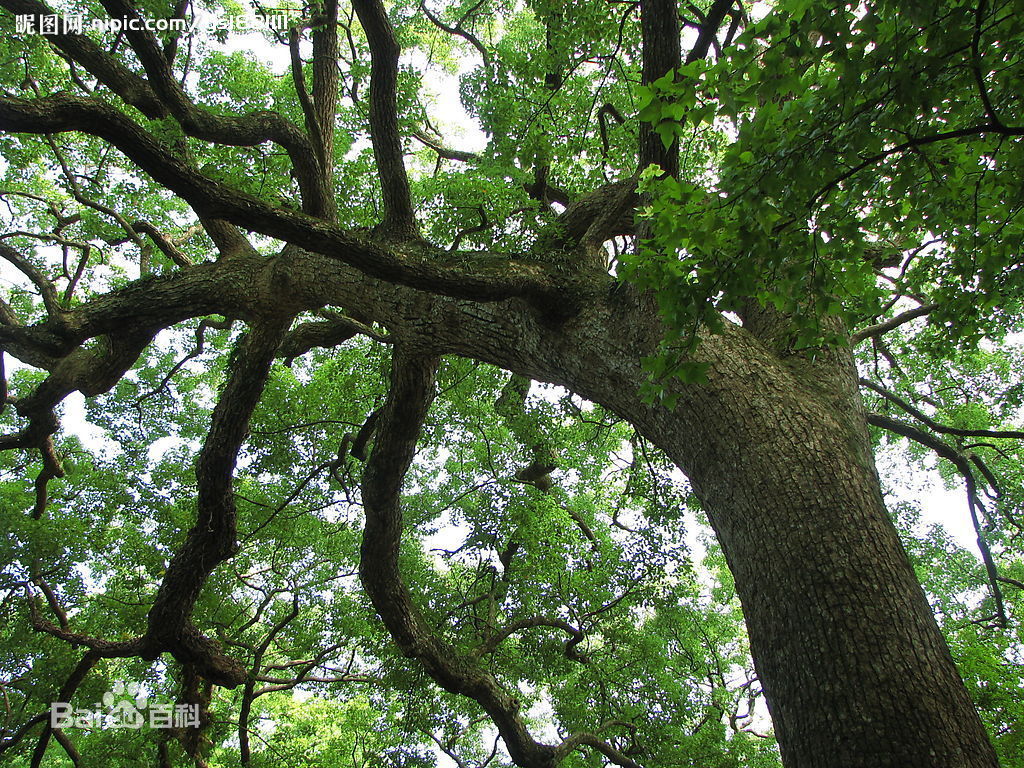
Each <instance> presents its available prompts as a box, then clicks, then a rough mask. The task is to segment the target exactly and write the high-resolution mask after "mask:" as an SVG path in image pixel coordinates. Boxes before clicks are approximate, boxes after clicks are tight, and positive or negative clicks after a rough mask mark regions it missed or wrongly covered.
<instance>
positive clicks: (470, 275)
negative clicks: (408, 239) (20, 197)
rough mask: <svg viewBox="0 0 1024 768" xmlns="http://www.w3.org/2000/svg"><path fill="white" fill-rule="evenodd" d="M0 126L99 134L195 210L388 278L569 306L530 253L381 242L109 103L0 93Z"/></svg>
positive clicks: (549, 308) (457, 293) (461, 293)
mask: <svg viewBox="0 0 1024 768" xmlns="http://www.w3.org/2000/svg"><path fill="white" fill-rule="evenodd" d="M0 130H6V131H12V132H24V133H35V134H46V133H57V132H61V131H80V132H82V133H87V134H91V135H95V136H99V137H101V138H104V139H106V140H107V141H109V142H110V143H112V144H113V145H114V146H115V147H117V148H118V149H120V150H121V151H122V152H123V153H124V154H125V155H126V156H127V157H129V158H130V159H131V160H133V161H134V162H135V163H137V164H138V165H139V167H140V168H141V169H142V170H144V171H145V172H146V173H148V174H149V175H150V176H151V177H152V178H153V179H154V180H155V181H157V182H158V183H160V184H163V185H164V186H166V187H167V188H168V189H170V190H172V191H173V192H175V193H177V194H178V195H180V196H181V197H182V198H184V199H185V200H186V201H187V202H188V203H189V204H190V205H191V206H192V207H193V209H194V210H195V211H196V212H197V213H198V214H199V215H200V216H201V217H206V218H209V219H226V220H229V221H231V222H232V223H234V224H237V225H239V226H242V227H246V228H248V229H252V230H253V231H256V232H261V233H263V234H265V235H268V236H270V237H275V238H278V239H280V240H284V241H286V242H290V243H294V244H295V245H298V246H301V247H303V248H306V249H308V250H310V251H314V252H317V253H324V254H330V255H331V256H332V257H334V258H337V259H339V260H341V261H343V262H345V263H347V264H349V265H351V266H353V267H355V268H357V269H359V270H361V271H363V272H365V273H366V274H367V275H371V276H373V277H377V278H380V279H382V280H386V281H388V282H393V283H401V284H405V285H408V286H410V287H413V288H421V289H424V290H428V291H431V292H435V293H439V294H443V295H450V296H453V297H459V298H467V299H473V300H477V301H490V300H497V299H503V298H509V297H512V296H522V297H524V298H528V299H532V300H535V301H537V302H538V303H539V304H540V305H541V306H542V309H543V310H544V311H545V312H548V313H550V314H551V315H552V318H553V319H557V318H558V317H562V318H564V317H565V316H566V314H567V313H572V312H574V311H576V309H577V307H575V306H574V305H573V304H572V302H566V300H565V293H564V291H560V290H557V289H556V287H555V286H554V285H553V283H552V281H551V279H550V278H548V276H547V274H548V268H547V267H546V266H544V265H542V264H538V263H536V262H535V261H534V262H532V263H531V262H527V261H512V260H508V259H505V258H503V259H502V260H501V261H500V263H497V264H495V263H494V260H486V259H484V258H481V256H482V255H481V254H474V256H473V257H471V259H469V261H470V263H471V264H472V265H474V266H475V267H476V268H475V269H473V268H467V267H466V266H465V264H466V262H467V259H465V258H461V257H459V256H453V255H452V254H447V253H445V252H441V251H434V250H433V249H429V248H426V247H423V248H420V247H405V248H402V249H400V250H396V249H392V248H385V247H382V246H381V245H380V244H378V243H376V242H374V241H372V240H370V239H368V238H365V237H363V236H360V235H357V234H355V233H353V232H350V231H348V230H344V229H342V228H340V227H337V226H335V225H333V224H330V223H328V222H324V221H321V220H318V219H315V218H312V217H310V216H307V215H304V214H302V213H299V212H296V211H291V210H288V209H286V208H277V207H273V206H270V205H268V204H267V203H264V202H263V201H261V200H259V199H257V198H255V197H253V196H252V195H247V194H245V193H242V192H238V191H236V190H233V189H231V188H230V187H228V186H226V185H224V184H221V183H219V182H216V181H214V180H212V179H210V178H208V177H206V176H205V175H203V174H202V173H200V172H199V171H197V170H196V169H195V168H193V167H192V166H191V165H189V164H188V163H186V162H184V161H183V160H182V159H181V158H179V157H178V156H176V155H175V154H174V153H172V152H170V151H168V150H167V149H166V148H165V147H164V146H163V145H162V144H161V143H160V142H158V141H157V140H156V139H155V138H154V137H153V136H152V135H150V134H149V133H147V132H146V131H144V130H143V129H142V128H141V127H140V126H138V125H137V124H136V123H134V122H132V121H131V120H130V119H128V118H127V117H126V116H125V115H123V114H122V113H121V112H119V111H118V110H117V109H115V108H114V107H112V106H110V105H109V104H105V103H103V102H100V101H97V100H95V99H87V98H82V97H77V96H69V95H66V94H56V95H53V96H48V97H45V98H40V99H21V98H14V97H0ZM402 175H403V177H404V168H403V171H402ZM410 211H411V209H410ZM399 218H401V217H399ZM397 220H398V219H396V221H397ZM396 226H397V225H396ZM400 228H401V227H399V229H400ZM483 256H486V254H483Z"/></svg>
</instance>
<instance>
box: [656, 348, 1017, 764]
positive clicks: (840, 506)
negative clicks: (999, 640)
mask: <svg viewBox="0 0 1024 768" xmlns="http://www.w3.org/2000/svg"><path fill="white" fill-rule="evenodd" d="M842 357H844V356H843V355H837V356H835V359H834V360H833V361H832V362H830V363H829V367H830V370H829V371H828V372H827V374H826V378H827V380H824V381H823V380H819V381H817V382H814V377H813V376H810V377H809V376H807V375H806V374H807V373H808V371H807V370H806V369H801V370H798V371H792V372H791V371H789V370H787V367H786V366H785V365H784V364H782V365H775V366H773V368H774V370H772V369H762V370H760V371H758V370H757V369H756V368H757V367H756V366H751V365H749V359H748V360H744V359H739V358H733V360H732V361H731V370H729V368H728V367H726V368H724V369H723V367H722V363H721V362H719V363H716V367H717V373H718V374H719V375H720V376H724V377H725V378H726V379H727V380H728V381H729V382H730V388H729V389H725V390H722V391H721V392H720V407H719V408H718V409H716V410H714V411H712V412H709V413H706V414H704V419H705V422H706V428H705V430H704V431H703V434H702V435H701V436H700V439H701V440H702V441H706V442H707V444H708V445H707V447H705V448H704V449H703V450H701V451H699V452H693V451H687V453H690V454H691V455H690V456H689V457H686V458H688V459H689V462H688V463H689V467H688V469H689V475H690V478H691V481H692V482H693V484H694V487H695V490H696V491H697V494H698V497H699V498H700V499H701V501H702V503H703V504H704V505H705V507H706V509H707V510H708V514H709V518H710V520H711V523H712V525H713V526H714V529H715V531H716V533H717V534H718V539H719V541H720V542H721V544H722V547H723V550H724V552H725V555H726V558H727V560H728V563H729V567H730V569H731V571H732V573H733V575H734V577H735V580H736V589H737V592H738V594H739V597H740V600H741V602H742V604H743V611H744V616H745V617H746V622H747V629H748V632H749V635H750V645H751V651H752V654H753V657H754V661H755V665H756V668H757V672H758V676H759V678H760V681H761V684H762V685H763V687H764V691H765V695H766V699H767V702H768V707H769V710H770V712H771V715H772V720H773V723H774V726H775V734H776V737H777V738H778V741H779V745H780V748H781V751H782V757H783V762H784V764H785V765H786V766H787V768H811V767H812V766H829V768H840V767H843V768H845V767H850V768H853V766H858V767H863V768H868V766H871V768H883V767H885V766H892V767H893V768H896V767H897V766H899V767H900V768H912V767H914V766H921V768H924V767H925V766H928V767H929V768H936V767H937V766H943V767H948V768H952V767H953V766H995V765H996V764H997V761H996V757H995V753H994V751H993V749H992V747H991V745H990V743H989V741H988V737H987V735H986V734H985V732H984V729H983V727H982V724H981V721H980V719H979V718H978V716H977V714H976V713H975V711H974V709H973V705H972V702H971V700H970V697H969V696H968V693H967V690H966V689H965V687H964V685H963V682H962V680H961V678H960V675H959V673H958V671H957V669H956V667H955V665H954V664H953V661H952V658H951V657H950V654H949V650H948V648H947V646H946V643H945V640H944V638H943V637H942V635H941V633H940V631H939V629H938V627H937V625H936V623H935V619H934V617H933V615H932V612H931V609H930V607H929V605H928V602H927V600H926V598H925V595H924V593H923V591H922V589H921V587H920V585H919V583H918V581H917V578H916V576H915V574H914V572H913V570H912V568H911V566H910V563H909V562H908V560H907V556H906V553H905V552H904V550H903V547H902V544H901V542H900V540H899V537H898V534H897V532H896V530H895V528H894V526H893V524H892V522H891V520H890V518H889V516H888V513H887V512H886V509H885V506H884V503H883V500H882V494H881V490H880V487H879V481H878V476H877V473H876V471H875V466H874V461H873V458H872V455H871V452H870V444H869V441H868V435H867V425H866V421H865V419H864V415H863V412H862V408H861V406H860V402H859V397H858V396H857V394H856V392H855V382H856V379H855V373H854V370H853V366H852V363H850V362H849V361H848V360H843V359H842ZM766 374H767V375H766ZM794 374H796V375H794ZM799 374H804V375H803V376H801V375H799ZM808 381H811V382H812V383H811V385H810V386H808V385H807V382H808ZM843 389H845V393H844V392H843ZM666 448H667V449H668V450H669V451H670V452H675V453H676V454H677V455H678V454H679V453H680V449H679V448H678V447H677V446H673V445H670V446H666ZM673 449H674V451H673ZM680 458H681V459H682V461H685V460H686V458H683V457H680Z"/></svg>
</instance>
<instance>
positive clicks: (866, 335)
mask: <svg viewBox="0 0 1024 768" xmlns="http://www.w3.org/2000/svg"><path fill="white" fill-rule="evenodd" d="M938 306H939V305H938V304H923V305H922V306H920V307H915V308H914V309H908V310H907V311H906V312H902V313H900V314H898V315H896V316H895V317H892V318H889V319H888V320H885V321H883V322H881V323H877V324H875V325H869V326H868V327H867V328H863V329H862V330H859V331H857V332H856V333H855V334H853V336H852V337H851V339H850V340H851V342H852V343H854V344H859V343H860V342H862V341H864V340H865V339H871V338H874V337H876V336H881V335H882V334H884V333H888V332H889V331H891V330H893V329H894V328H898V327H899V326H901V325H903V324H904V323H909V322H910V321H911V320H916V319H917V318H919V317H924V316H925V315H927V314H929V313H930V312H932V311H933V310H935V309H938Z"/></svg>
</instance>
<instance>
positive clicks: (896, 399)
mask: <svg viewBox="0 0 1024 768" xmlns="http://www.w3.org/2000/svg"><path fill="white" fill-rule="evenodd" d="M859 383H860V385H861V386H862V387H867V388H868V389H870V390H871V391H872V392H875V393H876V394H878V395H881V396H882V397H884V398H885V399H886V400H888V401H889V402H890V403H892V404H893V405H896V406H898V407H899V408H901V409H902V410H904V411H906V412H907V413H909V414H910V415H911V416H913V417H914V418H915V419H917V420H918V421H920V422H921V423H923V424H924V425H925V426H927V427H928V428H929V429H933V430H935V431H936V432H941V433H942V434H945V435H957V436H960V437H1001V438H1007V439H1013V438H1016V439H1021V438H1024V431H1020V430H1015V429H959V428H958V427H947V426H946V425H944V424H939V423H938V422H937V421H935V420H934V419H932V418H930V417H929V416H928V415H926V414H925V413H923V412H922V411H920V410H919V409H917V408H915V407H914V406H913V405H911V404H910V403H908V402H907V401H906V400H904V399H903V398H902V397H900V396H899V395H897V394H895V393H894V392H890V391H889V390H888V389H886V388H885V387H883V386H882V385H881V384H876V383H875V382H873V381H871V380H870V379H864V378H861V379H860V380H859Z"/></svg>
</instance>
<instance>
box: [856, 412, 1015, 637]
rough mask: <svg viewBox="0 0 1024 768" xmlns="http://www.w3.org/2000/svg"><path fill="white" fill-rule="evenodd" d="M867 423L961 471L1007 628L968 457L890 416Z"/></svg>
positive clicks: (872, 418)
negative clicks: (908, 441) (932, 454)
mask: <svg viewBox="0 0 1024 768" xmlns="http://www.w3.org/2000/svg"><path fill="white" fill-rule="evenodd" d="M867 421H868V424H872V425H873V426H876V427H881V428H882V429H885V430H887V431H889V432H893V433H895V434H897V435H900V436H902V437H906V438H909V439H911V440H913V441H914V442H917V443H920V444H921V445H923V446H925V447H927V448H931V449H932V450H933V451H935V453H937V454H938V455H939V456H941V457H942V458H944V459H946V460H948V461H949V462H951V463H952V464H953V465H954V466H955V467H956V468H957V469H958V470H960V474H961V475H963V478H964V485H965V488H966V491H967V506H968V509H969V510H970V513H971V522H972V523H973V525H974V532H975V534H976V535H977V537H978V550H979V551H980V552H981V559H982V560H983V561H984V563H985V572H986V574H987V575H988V581H989V586H990V588H991V590H992V598H993V600H995V604H996V614H997V615H998V616H999V620H1000V623H1001V624H1002V626H1004V627H1005V626H1006V625H1007V623H1008V620H1007V617H1006V609H1005V607H1004V606H1003V593H1002V590H1001V589H1000V588H999V571H998V569H997V568H996V563H995V560H994V559H993V558H992V552H991V550H990V549H989V546H988V542H987V541H985V535H984V533H983V532H982V530H981V521H980V520H979V519H978V510H979V509H982V510H983V509H984V504H982V502H981V499H980V498H979V497H978V490H977V485H976V483H975V480H974V473H973V472H972V471H971V464H970V462H969V461H968V459H967V457H966V456H964V455H963V454H962V453H960V452H959V451H957V450H956V449H955V448H953V447H951V446H949V445H947V444H946V443H944V442H943V441H942V440H939V439H938V438H937V437H935V436H934V435H929V434H928V433H927V432H925V431H924V430H921V429H918V428H917V427H914V426H911V425H910V424H904V423H903V422H901V421H897V420H896V419H890V418H889V417H888V416H882V415H881V414H877V413H869V414H867Z"/></svg>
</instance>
